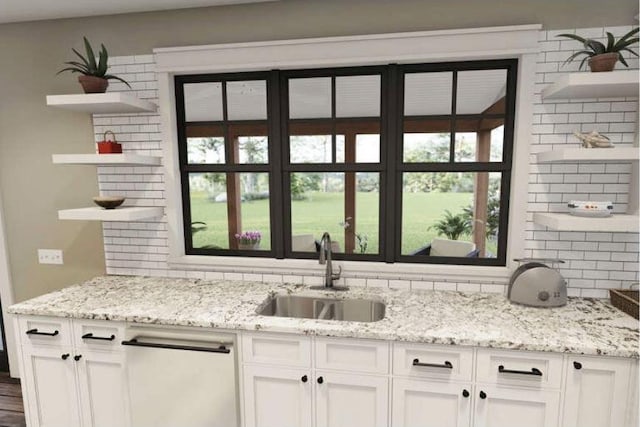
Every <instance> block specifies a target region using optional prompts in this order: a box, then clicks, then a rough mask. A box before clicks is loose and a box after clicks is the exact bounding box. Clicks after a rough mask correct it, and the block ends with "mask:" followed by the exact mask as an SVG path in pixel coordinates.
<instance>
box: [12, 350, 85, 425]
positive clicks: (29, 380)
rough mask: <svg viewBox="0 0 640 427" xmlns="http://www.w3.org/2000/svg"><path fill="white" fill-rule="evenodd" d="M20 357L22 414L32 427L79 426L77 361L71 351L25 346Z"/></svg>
mask: <svg viewBox="0 0 640 427" xmlns="http://www.w3.org/2000/svg"><path fill="white" fill-rule="evenodd" d="M22 357H23V359H22V360H23V364H22V368H23V370H22V372H23V375H22V380H23V382H24V387H23V388H24V390H25V391H26V394H25V397H24V399H25V411H27V410H28V411H29V415H30V416H29V417H28V418H29V419H30V422H31V426H32V427H62V426H68V427H76V426H80V419H79V418H80V416H79V406H78V405H79V403H78V390H77V386H76V373H75V372H76V367H75V363H76V361H75V360H74V359H73V356H72V355H71V349H70V348H68V347H61V346H55V345H54V346H46V345H26V346H24V347H23V350H22Z"/></svg>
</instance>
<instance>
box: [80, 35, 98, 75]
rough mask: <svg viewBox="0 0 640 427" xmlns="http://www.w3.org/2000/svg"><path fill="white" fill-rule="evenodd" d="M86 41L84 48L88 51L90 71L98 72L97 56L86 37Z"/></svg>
mask: <svg viewBox="0 0 640 427" xmlns="http://www.w3.org/2000/svg"><path fill="white" fill-rule="evenodd" d="M83 39H84V48H85V49H86V51H87V61H89V69H90V70H92V71H93V72H97V71H98V65H97V64H96V55H95V54H94V53H93V49H92V48H91V43H89V40H87V38H86V37H83Z"/></svg>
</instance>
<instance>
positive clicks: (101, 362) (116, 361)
mask: <svg viewBox="0 0 640 427" xmlns="http://www.w3.org/2000/svg"><path fill="white" fill-rule="evenodd" d="M77 356H80V359H79V360H78V361H77V366H78V386H79V390H80V402H81V412H82V425H83V426H84V427H89V426H90V427H113V426H122V427H126V426H129V425H130V424H131V423H130V419H129V398H128V392H127V381H126V368H125V357H124V353H121V352H99V351H83V352H82V354H78V355H76V357H77Z"/></svg>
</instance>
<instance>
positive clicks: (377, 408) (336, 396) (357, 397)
mask: <svg viewBox="0 0 640 427" xmlns="http://www.w3.org/2000/svg"><path fill="white" fill-rule="evenodd" d="M313 380H314V382H315V387H316V408H317V409H316V427H353V426H358V427H386V426H388V424H389V420H388V414H389V383H388V380H387V377H378V376H364V375H349V374H337V373H331V372H326V371H316V374H315V378H314V379H313Z"/></svg>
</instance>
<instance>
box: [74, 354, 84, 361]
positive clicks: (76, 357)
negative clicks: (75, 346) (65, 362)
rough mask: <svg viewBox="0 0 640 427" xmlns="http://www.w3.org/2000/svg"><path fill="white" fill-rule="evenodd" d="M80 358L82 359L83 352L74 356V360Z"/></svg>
mask: <svg viewBox="0 0 640 427" xmlns="http://www.w3.org/2000/svg"><path fill="white" fill-rule="evenodd" d="M80 359H82V355H81V354H78V355H76V356H73V360H75V361H76V362H77V361H78V360H80Z"/></svg>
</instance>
